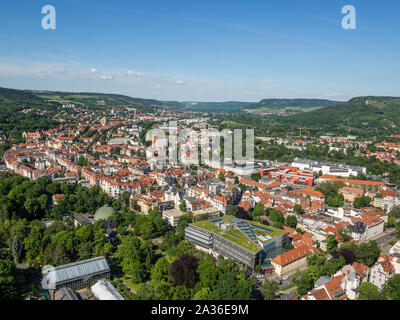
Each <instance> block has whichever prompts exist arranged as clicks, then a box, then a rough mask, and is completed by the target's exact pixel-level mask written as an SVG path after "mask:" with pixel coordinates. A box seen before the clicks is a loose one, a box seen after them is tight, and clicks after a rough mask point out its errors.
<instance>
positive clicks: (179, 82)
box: [175, 80, 186, 84]
mask: <svg viewBox="0 0 400 320" xmlns="http://www.w3.org/2000/svg"><path fill="white" fill-rule="evenodd" d="M175 83H176V84H185V83H186V82H185V81H183V80H176V82H175Z"/></svg>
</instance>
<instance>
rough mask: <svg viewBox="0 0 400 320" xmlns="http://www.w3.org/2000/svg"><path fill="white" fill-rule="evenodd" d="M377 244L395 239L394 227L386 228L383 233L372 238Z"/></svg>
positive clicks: (383, 243)
mask: <svg viewBox="0 0 400 320" xmlns="http://www.w3.org/2000/svg"><path fill="white" fill-rule="evenodd" d="M373 240H375V241H376V242H377V243H378V244H379V245H385V244H387V243H389V242H390V241H392V240H396V229H393V230H390V229H389V230H387V231H385V232H384V233H383V235H381V236H379V237H377V238H373Z"/></svg>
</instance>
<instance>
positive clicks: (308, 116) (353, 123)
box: [276, 96, 400, 136]
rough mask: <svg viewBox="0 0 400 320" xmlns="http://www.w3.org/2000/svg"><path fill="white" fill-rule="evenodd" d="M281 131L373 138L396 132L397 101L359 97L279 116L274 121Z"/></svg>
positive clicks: (399, 109) (399, 114)
mask: <svg viewBox="0 0 400 320" xmlns="http://www.w3.org/2000/svg"><path fill="white" fill-rule="evenodd" d="M276 125H277V127H278V128H279V127H280V128H281V129H282V130H287V128H294V127H299V126H305V127H310V128H315V129H316V130H317V131H319V132H324V133H326V132H332V133H338V134H343V135H345V134H354V135H361V136H373V135H379V134H387V133H391V132H399V130H400V98H394V97H373V96H369V97H359V98H353V99H351V100H349V101H348V102H346V103H343V104H340V105H337V106H332V107H326V108H323V109H319V110H315V111H311V112H307V113H300V114H296V115H290V116H287V117H281V118H279V119H277V120H276Z"/></svg>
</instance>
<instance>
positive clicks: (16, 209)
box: [0, 174, 112, 221]
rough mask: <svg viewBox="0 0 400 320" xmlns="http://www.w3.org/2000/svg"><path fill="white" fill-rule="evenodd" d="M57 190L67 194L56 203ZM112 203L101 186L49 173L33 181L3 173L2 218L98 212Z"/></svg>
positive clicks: (58, 216)
mask: <svg viewBox="0 0 400 320" xmlns="http://www.w3.org/2000/svg"><path fill="white" fill-rule="evenodd" d="M55 194H63V195H64V196H63V199H61V200H60V201H58V203H57V204H56V205H53V203H52V196H53V195H55ZM111 203H112V201H111V198H110V197H109V196H108V195H107V194H106V193H104V192H103V191H102V190H101V189H100V188H99V187H92V188H90V189H88V188H85V187H82V186H80V185H73V184H66V183H62V184H61V183H58V182H54V181H52V180H51V179H50V178H48V177H41V178H39V179H37V180H34V181H29V180H28V179H27V178H24V177H21V176H18V175H13V176H11V177H8V176H7V175H5V174H2V175H1V176H0V221H4V220H6V219H18V218H21V219H23V218H25V219H27V220H28V221H32V220H41V219H43V218H54V219H61V217H62V216H63V215H65V214H71V213H73V212H85V213H86V212H88V213H94V212H95V210H96V209H97V208H99V207H101V206H103V205H105V204H111Z"/></svg>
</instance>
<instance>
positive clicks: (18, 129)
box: [0, 88, 58, 141]
mask: <svg viewBox="0 0 400 320" xmlns="http://www.w3.org/2000/svg"><path fill="white" fill-rule="evenodd" d="M30 107H35V108H37V109H39V110H43V111H46V110H51V109H54V108H52V107H53V105H52V104H51V103H49V102H47V101H46V100H44V99H42V98H40V97H38V96H36V95H34V94H32V93H31V92H29V91H25V90H15V89H7V88H0V131H2V132H4V133H6V134H7V135H8V136H10V137H11V138H16V139H17V141H19V140H20V139H21V134H22V132H23V131H24V130H29V131H33V130H37V129H49V128H51V127H54V126H55V125H58V123H57V122H55V121H54V120H53V119H52V117H51V116H50V115H48V114H41V115H39V114H37V113H35V112H28V113H22V112H21V111H22V110H24V109H28V108H30Z"/></svg>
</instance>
